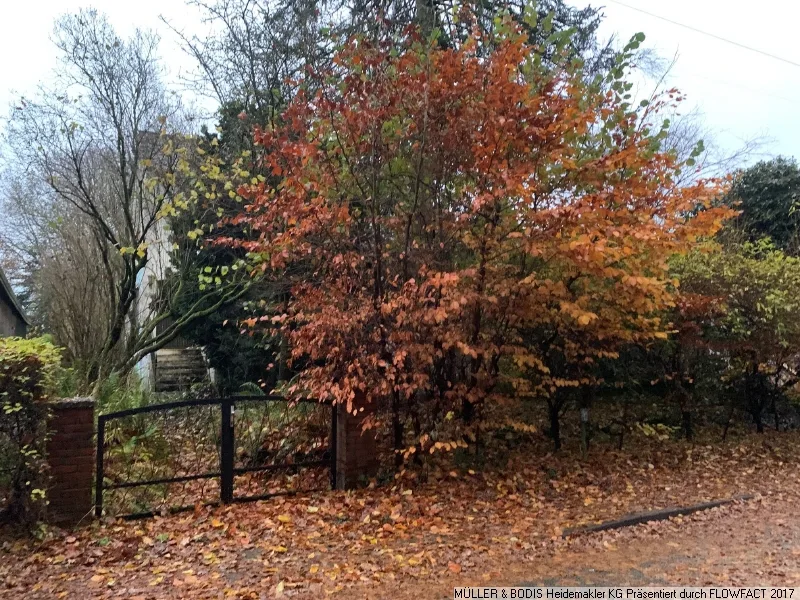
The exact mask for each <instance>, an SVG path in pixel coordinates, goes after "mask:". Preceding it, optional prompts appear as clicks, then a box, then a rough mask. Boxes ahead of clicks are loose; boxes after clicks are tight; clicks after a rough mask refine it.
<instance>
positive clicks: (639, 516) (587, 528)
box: [561, 494, 755, 538]
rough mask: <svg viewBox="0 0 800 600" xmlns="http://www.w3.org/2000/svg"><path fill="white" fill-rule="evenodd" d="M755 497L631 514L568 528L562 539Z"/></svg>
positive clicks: (660, 519)
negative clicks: (594, 523)
mask: <svg viewBox="0 0 800 600" xmlns="http://www.w3.org/2000/svg"><path fill="white" fill-rule="evenodd" d="M754 497H755V496H753V495H752V494H743V495H740V496H734V497H733V498H726V499H724V500H714V501H712V502H703V503H702V504H693V505H691V506H682V507H673V508H662V509H659V510H651V511H648V512H641V513H633V514H630V515H626V516H624V517H622V518H620V519H615V520H613V521H605V522H604V523H597V524H596V525H583V526H581V527H568V528H567V529H565V530H564V531H563V533H562V534H561V537H562V538H567V537H570V536H574V535H582V534H585V533H596V532H598V531H609V530H611V529H621V528H623V527H631V526H633V525H641V524H642V523H649V522H651V521H665V520H666V519H671V518H672V517H680V516H683V515H689V514H692V513H696V512H700V511H702V510H709V509H711V508H716V507H718V506H725V505H726V504H732V503H734V502H743V501H746V500H752V499H753V498H754Z"/></svg>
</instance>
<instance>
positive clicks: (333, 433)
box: [329, 404, 339, 490]
mask: <svg viewBox="0 0 800 600" xmlns="http://www.w3.org/2000/svg"><path fill="white" fill-rule="evenodd" d="M330 407H331V439H330V445H329V447H330V450H329V452H330V455H331V489H332V490H335V489H336V450H337V447H338V445H339V444H338V442H337V440H336V436H337V435H338V433H339V426H338V425H337V420H338V416H337V414H338V412H339V411H338V410H337V408H338V406H336V405H335V404H331V405H330Z"/></svg>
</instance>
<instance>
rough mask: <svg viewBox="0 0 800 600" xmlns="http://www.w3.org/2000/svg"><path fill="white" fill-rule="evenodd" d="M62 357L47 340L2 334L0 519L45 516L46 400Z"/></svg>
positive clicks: (22, 520)
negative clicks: (5, 336) (3, 335)
mask: <svg viewBox="0 0 800 600" xmlns="http://www.w3.org/2000/svg"><path fill="white" fill-rule="evenodd" d="M60 362H61V353H60V350H59V349H58V348H56V347H55V346H53V345H52V344H51V343H50V342H48V341H47V340H44V339H41V338H36V339H27V340H26V339H20V338H0V522H2V521H10V522H14V523H19V524H31V523H33V522H35V521H37V520H39V519H40V518H41V517H42V514H43V510H44V507H45V501H44V499H45V489H46V487H47V479H46V477H47V476H46V473H47V469H46V462H45V443H46V441H47V417H48V413H49V411H48V404H47V401H48V400H49V399H50V398H51V397H52V394H53V391H54V386H55V385H56V381H57V379H58V372H59V369H60Z"/></svg>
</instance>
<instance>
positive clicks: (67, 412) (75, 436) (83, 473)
mask: <svg viewBox="0 0 800 600" xmlns="http://www.w3.org/2000/svg"><path fill="white" fill-rule="evenodd" d="M49 406H50V409H51V413H52V415H51V421H50V423H49V424H48V429H49V430H50V431H51V432H52V435H51V436H50V438H49V439H48V440H47V462H48V464H49V466H50V475H51V480H50V485H49V489H48V491H47V500H48V509H47V511H48V519H49V520H50V522H52V523H65V524H66V523H72V524H74V523H77V522H79V521H80V520H82V519H83V517H85V516H87V515H90V514H92V491H93V490H92V475H93V474H92V471H93V470H94V467H95V456H94V443H93V438H94V400H92V399H91V398H64V399H60V400H56V401H54V402H52V403H51V404H50V405H49Z"/></svg>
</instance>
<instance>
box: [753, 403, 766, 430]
mask: <svg viewBox="0 0 800 600" xmlns="http://www.w3.org/2000/svg"><path fill="white" fill-rule="evenodd" d="M753 418H754V419H755V422H756V431H757V432H758V433H764V420H763V419H762V418H761V409H760V408H759V409H757V410H756V411H755V414H754V415H753Z"/></svg>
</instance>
